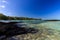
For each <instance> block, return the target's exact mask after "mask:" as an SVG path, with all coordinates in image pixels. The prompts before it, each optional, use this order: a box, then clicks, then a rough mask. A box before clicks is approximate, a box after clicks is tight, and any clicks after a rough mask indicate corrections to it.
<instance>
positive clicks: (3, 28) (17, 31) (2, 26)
mask: <svg viewBox="0 0 60 40" xmlns="http://www.w3.org/2000/svg"><path fill="white" fill-rule="evenodd" d="M16 23H17V22H8V23H4V22H0V37H1V36H3V35H5V36H6V37H4V38H7V37H12V36H16V35H21V34H27V33H36V32H38V30H37V29H34V28H26V27H18V26H17V25H16Z"/></svg>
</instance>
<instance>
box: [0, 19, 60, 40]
mask: <svg viewBox="0 0 60 40" xmlns="http://www.w3.org/2000/svg"><path fill="white" fill-rule="evenodd" d="M0 21H2V22H9V21H13V22H21V23H23V24H26V25H23V26H24V27H32V28H37V29H39V32H38V33H36V34H25V35H18V36H14V37H12V38H10V39H8V40H12V39H15V40H60V21H44V20H8V21H5V20H0ZM19 24H20V23H18V26H19Z"/></svg>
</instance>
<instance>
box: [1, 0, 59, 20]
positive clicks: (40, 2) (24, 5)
mask: <svg viewBox="0 0 60 40" xmlns="http://www.w3.org/2000/svg"><path fill="white" fill-rule="evenodd" d="M0 13H3V14H4V15H7V16H18V17H30V18H42V19H60V0H0Z"/></svg>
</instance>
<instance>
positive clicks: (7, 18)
mask: <svg viewBox="0 0 60 40" xmlns="http://www.w3.org/2000/svg"><path fill="white" fill-rule="evenodd" d="M0 20H41V19H37V18H28V17H11V16H6V15H4V14H2V13H0Z"/></svg>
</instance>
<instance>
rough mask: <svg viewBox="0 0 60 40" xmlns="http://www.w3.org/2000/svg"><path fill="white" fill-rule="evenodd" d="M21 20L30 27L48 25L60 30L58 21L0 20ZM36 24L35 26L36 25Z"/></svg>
mask: <svg viewBox="0 0 60 40" xmlns="http://www.w3.org/2000/svg"><path fill="white" fill-rule="evenodd" d="M9 21H13V22H22V23H26V25H28V26H30V27H37V26H39V27H40V26H43V27H49V28H52V29H56V30H60V21H48V22H46V21H43V20H6V21H5V20H0V22H9ZM36 25H37V26H36Z"/></svg>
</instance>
